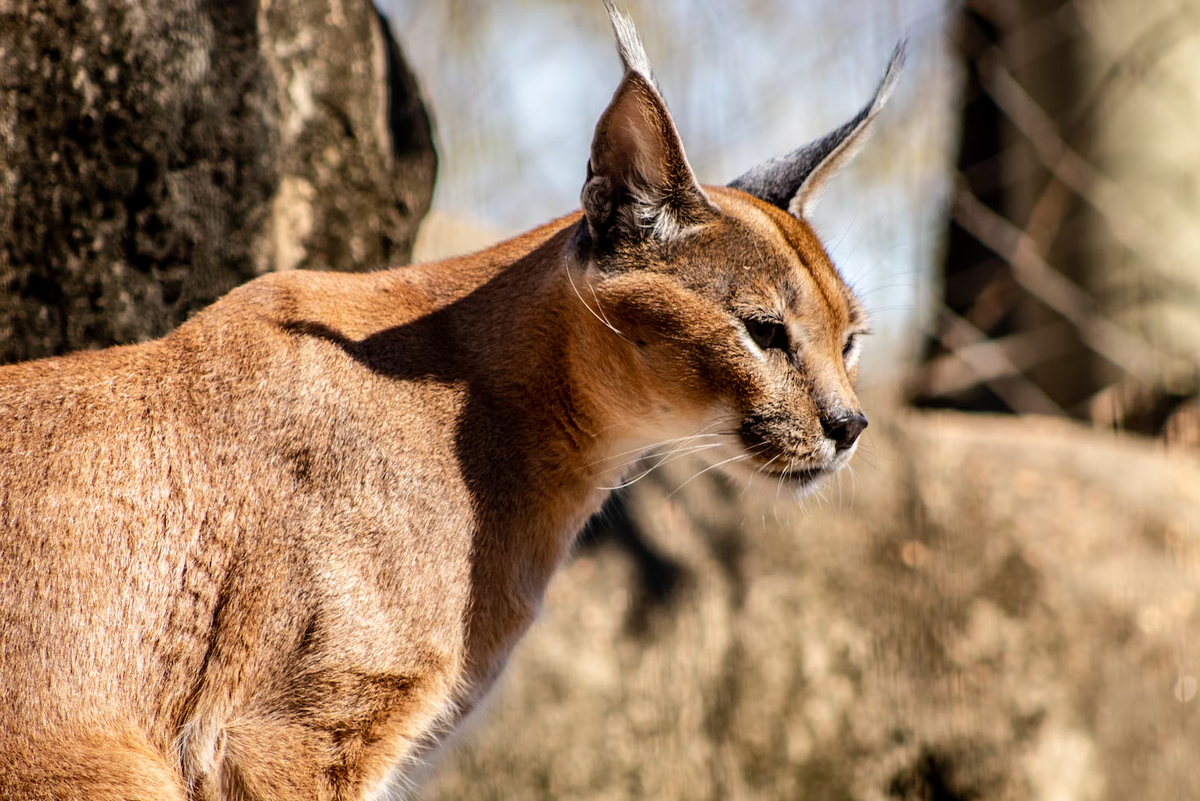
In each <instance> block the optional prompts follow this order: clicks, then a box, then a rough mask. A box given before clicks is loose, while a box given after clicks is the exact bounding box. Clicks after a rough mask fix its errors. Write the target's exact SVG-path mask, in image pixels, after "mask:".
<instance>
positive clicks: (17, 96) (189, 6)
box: [0, 0, 437, 362]
mask: <svg viewBox="0 0 1200 801" xmlns="http://www.w3.org/2000/svg"><path fill="white" fill-rule="evenodd" d="M436 164H437V160H436V155H435V153H434V150H433V143H432V134H431V127H430V122H429V118H428V116H427V115H426V112H425V109H424V106H423V104H422V102H421V99H420V96H419V94H418V92H417V87H416V83H415V81H414V80H413V77H412V75H411V74H410V72H409V70H408V67H407V66H406V64H405V62H404V59H403V57H402V55H401V53H400V50H399V48H398V47H397V46H396V44H395V42H394V41H393V40H392V39H391V36H390V35H389V33H388V30H387V26H386V24H384V23H383V22H382V20H381V19H380V18H379V16H378V14H377V13H376V12H375V10H374V8H373V6H372V5H371V3H370V0H261V2H259V0H229V1H228V2H220V3H211V2H202V1H201V0H99V1H98V2H89V3H74V2H61V0H8V1H7V2H0V362H6V361H16V360H20V359H28V358H37V357H41V356H50V355H55V354H60V353H64V352H67V351H71V350H76V349H80V348H91V347H103V346H106V345H111V344H119V343H128V342H136V341H141V340H145V339H150V338H153V337H157V336H161V335H162V334H165V333H166V332H168V331H170V330H171V329H172V328H174V327H175V326H177V325H178V324H180V323H181V322H183V321H184V320H186V319H187V317H188V316H189V315H191V314H192V313H194V312H195V311H197V310H198V309H200V308H202V307H204V306H205V305H207V304H209V303H211V302H212V301H214V300H216V299H217V298H218V297H220V296H221V295H223V294H224V293H226V292H228V291H229V290H230V289H232V288H233V287H234V286H236V285H238V284H240V283H243V282H244V281H247V280H249V279H250V278H253V277H254V276H256V275H259V274H261V273H264V272H267V271H271V270H287V269H294V268H317V269H334V270H369V269H377V268H380V267H383V266H388V265H392V264H399V263H405V262H407V260H408V259H409V257H410V255H411V251H412V245H413V240H414V238H415V235H416V229H417V225H418V224H419V223H420V221H421V218H422V217H423V216H424V214H425V212H426V210H427V209H428V206H429V201H430V197H431V194H432V191H433V181H434V175H435V172H436Z"/></svg>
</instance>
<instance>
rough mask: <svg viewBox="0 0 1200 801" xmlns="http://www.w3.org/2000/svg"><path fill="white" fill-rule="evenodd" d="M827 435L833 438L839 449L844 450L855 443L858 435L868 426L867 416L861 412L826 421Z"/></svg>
mask: <svg viewBox="0 0 1200 801" xmlns="http://www.w3.org/2000/svg"><path fill="white" fill-rule="evenodd" d="M824 426H825V436H827V437H829V438H830V439H831V440H833V443H834V445H836V446H837V449H838V450H839V451H844V450H846V449H847V448H849V447H850V446H851V445H853V444H854V441H855V440H856V439H858V435H859V434H861V433H862V430H863V429H864V428H866V427H867V418H866V416H865V415H863V414H862V413H861V412H859V413H858V414H848V415H846V416H845V417H839V418H837V419H836V420H826V421H825V422H824Z"/></svg>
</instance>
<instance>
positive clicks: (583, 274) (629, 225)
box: [574, 6, 904, 490]
mask: <svg viewBox="0 0 1200 801" xmlns="http://www.w3.org/2000/svg"><path fill="white" fill-rule="evenodd" d="M609 12H610V16H611V17H612V22H613V28H614V31H615V32H616V35H617V42H618V49H619V51H620V55H621V60H622V62H623V64H624V67H625V74H624V77H623V79H622V81H621V84H620V86H619V87H618V88H617V90H616V92H615V94H614V96H613V100H612V103H611V104H610V105H609V107H608V109H607V110H606V111H605V112H604V114H603V116H602V117H601V119H600V122H599V123H598V125H597V126H596V134H595V138H594V140H593V144H592V153H591V159H590V161H589V164H588V177H587V182H586V183H585V185H584V188H583V193H582V203H583V213H584V223H583V224H582V225H581V226H580V228H579V229H578V233H577V235H576V237H575V241H574V245H575V248H576V258H575V272H577V273H579V275H580V278H579V279H577V286H576V290H577V293H578V295H579V299H580V300H582V301H584V302H585V304H586V305H587V306H588V307H589V310H590V311H591V312H592V315H591V316H592V317H594V318H595V320H594V321H593V322H594V323H595V325H594V327H595V328H596V330H597V332H598V336H599V337H602V339H599V340H598V341H597V342H596V344H595V348H594V350H595V351H596V353H595V354H594V356H595V359H594V361H595V364H596V365H597V375H596V376H595V377H594V381H593V386H598V387H599V389H598V392H597V395H598V397H599V399H600V403H601V405H602V406H604V407H608V413H607V414H606V415H605V416H606V417H609V418H610V419H623V420H624V421H625V425H626V427H627V433H628V434H629V436H630V438H632V439H641V440H644V441H647V442H658V441H663V442H666V441H673V442H674V443H675V444H676V445H678V446H680V447H681V448H683V449H688V450H694V452H696V453H698V454H700V455H702V456H705V457H707V459H708V460H709V461H710V462H712V463H714V464H715V463H717V462H723V463H724V464H723V465H722V467H723V469H726V470H727V471H728V472H730V473H732V474H734V475H738V474H741V475H743V476H747V477H750V476H753V475H755V474H761V475H765V476H768V477H769V478H771V480H772V481H781V482H785V483H787V484H790V485H791V486H793V487H794V488H796V489H798V490H806V489H809V488H811V487H812V486H814V485H815V483H816V482H817V481H818V480H819V479H820V478H821V477H823V476H825V475H828V474H830V473H832V472H834V471H836V470H838V469H839V468H841V467H842V466H843V465H845V464H846V462H847V461H849V459H850V457H851V456H852V455H853V453H854V450H855V448H856V446H857V442H858V436H859V434H860V433H861V432H862V430H863V429H864V428H865V427H866V425H867V419H866V417H865V416H864V414H863V411H862V407H861V406H860V404H859V401H858V397H857V396H856V395H855V392H854V384H855V381H856V379H857V377H858V362H859V352H860V349H861V344H862V338H863V335H864V334H866V333H867V329H868V322H867V317H866V314H865V312H864V310H863V308H862V305H861V304H860V303H859V301H858V300H857V299H856V298H855V296H854V294H853V292H852V291H851V290H850V288H849V287H848V286H847V285H846V283H845V281H843V279H842V278H841V276H840V275H839V274H838V272H837V270H836V269H835V268H834V266H833V264H832V262H831V261H830V259H829V256H828V255H827V254H826V252H825V249H824V248H823V247H822V246H821V243H820V242H819V241H818V239H817V237H816V236H815V234H814V233H813V231H812V229H811V228H810V227H809V225H808V224H807V223H806V222H805V216H806V214H807V213H808V211H809V210H810V209H811V208H812V206H813V204H814V202H815V201H816V199H817V198H818V196H819V195H820V193H821V190H822V189H823V187H824V185H825V182H826V180H827V179H828V178H829V177H830V176H831V175H832V174H834V173H835V172H836V171H837V170H838V168H839V167H841V166H842V165H843V164H845V163H846V162H847V161H848V160H849V159H850V158H851V157H852V156H853V154H854V153H855V152H856V151H857V149H858V148H859V147H860V146H861V144H862V143H863V141H864V140H865V138H866V136H867V132H868V129H869V127H870V125H871V122H872V121H873V120H874V119H875V117H876V115H877V114H878V112H879V111H880V109H881V108H882V107H883V105H884V103H885V102H886V101H887V99H888V97H889V96H890V94H891V92H892V90H893V88H894V86H895V83H896V80H897V78H898V77H899V74H900V71H901V68H902V64H903V59H904V50H903V47H902V46H901V47H899V48H897V50H896V52H895V54H894V55H893V57H892V59H891V62H890V63H889V64H888V67H887V70H886V72H885V73H884V76H883V80H882V81H881V82H880V84H879V88H878V89H877V90H876V93H875V96H874V97H873V98H872V99H871V102H870V103H868V104H867V106H866V107H865V108H863V109H862V111H860V112H859V114H858V115H856V116H855V118H854V119H852V120H851V121H850V122H848V123H846V124H845V125H843V126H841V127H840V128H838V129H837V130H836V131H834V132H833V133H831V134H829V135H827V136H825V137H823V138H822V139H819V140H817V141H815V142H813V143H811V144H809V145H805V146H804V147H801V148H799V149H797V150H796V151H794V152H792V153H790V154H788V155H786V156H783V157H781V158H777V159H773V160H771V161H769V162H766V163H764V164H762V165H759V166H758V167H756V168H754V169H752V170H750V171H749V172H747V173H746V174H745V175H743V176H741V177H740V178H738V179H736V180H734V181H733V182H732V183H731V184H730V185H729V186H728V187H719V188H718V187H705V188H702V187H701V186H700V185H699V184H698V183H697V182H696V179H695V177H694V176H693V174H692V171H691V168H690V166H689V165H688V163H687V159H686V157H685V155H684V151H683V146H682V144H681V142H680V140H679V135H678V133H677V132H676V130H675V126H674V123H673V121H672V120H671V116H670V113H669V112H668V111H667V107H666V104H665V103H664V102H663V100H662V97H661V96H660V94H659V92H658V90H657V88H656V86H655V84H654V82H653V80H652V78H651V77H650V70H649V66H648V64H647V61H646V56H645V53H644V51H643V49H642V46H641V43H640V41H639V40H638V37H637V33H636V32H635V31H634V29H633V26H632V24H631V23H630V22H629V21H628V19H627V18H626V17H624V16H623V15H622V14H620V13H619V12H617V11H616V10H615V9H613V8H612V7H611V6H610V7H609ZM596 321H598V322H596ZM599 323H602V324H603V325H602V326H601V325H600V324H599ZM600 351H603V353H601V352H600ZM622 416H623V417H622Z"/></svg>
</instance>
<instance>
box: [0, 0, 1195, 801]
mask: <svg viewBox="0 0 1200 801" xmlns="http://www.w3.org/2000/svg"><path fill="white" fill-rule="evenodd" d="M625 5H626V7H627V8H628V10H629V12H630V13H631V16H632V17H633V19H634V20H635V21H636V23H637V25H638V27H639V30H640V32H641V34H642V36H643V39H644V41H645V44H646V49H647V51H648V54H649V57H650V61H651V63H652V65H654V67H655V71H656V75H657V78H658V81H659V83H660V86H661V88H662V90H663V93H664V95H665V97H666V99H667V102H668V104H669V106H670V107H671V109H672V112H673V114H674V116H675V119H676V123H677V125H678V127H679V129H680V132H681V135H682V137H683V141H684V145H685V147H686V149H687V153H688V156H689V159H690V161H691V163H692V165H693V167H694V169H695V171H696V173H697V174H698V176H699V177H700V179H701V180H702V181H703V182H707V183H724V182H726V181H728V180H730V179H731V178H733V177H734V176H736V175H739V174H740V173H741V172H743V171H744V170H746V169H747V168H749V167H751V166H753V165H754V164H756V163H758V162H759V161H762V160H764V159H766V158H769V157H771V156H774V155H778V154H781V153H783V152H786V151H788V150H791V149H792V148H794V147H796V146H797V145H799V144H801V143H803V142H805V141H808V140H811V139H814V138H816V137H818V136H820V135H822V134H824V133H825V132H827V131H829V130H830V129H832V128H834V127H836V126H837V125H839V124H841V123H842V122H843V121H845V120H846V119H848V118H849V117H851V116H852V115H853V113H854V112H855V111H857V109H858V108H859V107H860V106H861V105H862V104H863V103H864V102H865V101H866V100H867V99H868V97H869V96H870V94H871V92H872V90H873V89H874V87H875V84H876V82H877V80H878V77H879V74H880V72H881V70H882V69H883V66H884V64H885V63H886V60H887V57H888V55H889V53H890V52H891V49H892V47H893V46H894V45H895V43H896V41H897V40H899V39H901V38H907V40H908V41H909V52H910V59H909V68H908V72H907V74H906V75H905V77H904V80H903V81H902V83H901V86H900V88H899V90H898V91H897V93H896V95H895V97H894V98H893V100H892V102H891V104H890V105H889V106H888V108H887V109H886V110H885V111H884V113H883V115H882V117H881V119H880V124H879V125H878V127H877V129H876V133H875V136H874V138H873V139H872V141H871V142H870V143H868V145H867V147H866V148H865V150H864V151H863V153H862V154H861V155H860V156H859V158H858V159H857V160H856V161H855V162H854V163H853V164H852V165H851V166H850V167H849V168H848V169H847V170H846V171H845V172H844V173H843V174H842V175H841V176H840V177H839V178H838V179H837V180H836V182H835V186H834V187H833V188H832V189H831V190H830V192H829V193H828V195H827V196H826V197H825V198H824V199H823V201H822V203H821V205H820V206H819V207H818V210H817V213H816V216H815V219H814V220H813V223H814V226H815V228H816V229H817V231H818V233H819V234H820V235H821V237H822V239H823V241H824V242H825V243H826V245H827V248H828V250H829V252H830V254H831V256H832V257H833V260H834V262H835V263H836V264H837V265H838V267H839V269H840V270H841V271H842V272H843V274H844V275H845V276H846V277H847V279H848V280H849V281H850V282H851V284H852V285H853V286H854V287H855V288H856V290H857V291H858V293H859V294H860V296H861V297H862V298H863V300H864V302H865V304H866V305H867V307H868V309H869V310H870V312H871V314H872V316H873V319H874V328H875V331H876V334H875V335H874V336H873V337H872V338H871V339H870V340H869V342H868V345H867V348H866V352H865V354H864V367H863V371H862V379H861V382H860V383H861V387H860V389H861V390H862V392H861V394H862V397H863V401H864V405H865V407H866V411H867V414H868V416H869V417H870V419H871V427H870V428H869V429H868V431H867V432H866V434H864V441H863V443H862V446H861V447H860V449H859V454H858V455H857V456H856V459H855V463H854V465H853V467H852V469H851V470H848V471H846V472H845V474H844V475H843V476H841V477H840V478H839V479H836V480H834V481H833V482H831V485H830V486H829V487H828V488H826V490H825V491H824V492H823V493H822V494H819V495H817V496H813V497H811V498H809V499H807V500H805V501H804V502H803V503H801V504H796V503H794V502H793V501H791V500H788V499H777V498H774V497H751V496H749V495H747V494H746V493H745V492H744V491H743V489H742V488H741V487H739V486H734V485H732V484H729V483H728V482H726V481H724V480H723V479H721V478H720V477H718V476H716V475H714V474H713V473H712V472H707V473H703V474H700V471H701V470H702V469H703V468H702V466H699V465H695V464H690V463H687V462H686V461H682V460H680V461H672V462H671V463H670V464H668V465H664V466H663V467H662V468H660V469H658V470H656V471H653V472H651V473H650V474H649V475H647V476H646V478H644V479H643V480H641V481H639V482H637V483H636V484H634V485H633V486H632V487H630V488H629V489H628V490H627V491H626V492H625V493H624V494H623V496H622V497H621V498H620V499H619V501H618V502H616V503H613V504H611V505H610V507H609V508H607V509H606V513H605V514H604V515H602V516H601V517H600V518H598V519H597V520H595V521H593V523H592V524H591V525H590V526H589V528H588V530H587V531H586V532H585V534H584V536H583V538H582V540H581V543H580V546H579V548H578V550H577V554H576V556H575V558H573V560H572V561H571V562H570V563H569V564H568V565H567V566H566V567H565V568H564V570H563V572H562V574H561V575H560V576H559V577H558V578H557V579H556V581H555V583H554V584H553V585H552V587H551V589H550V593H549V597H548V599H547V603H546V607H545V612H544V615H543V619H542V620H541V621H540V622H539V623H538V624H537V626H536V627H535V629H534V631H533V632H532V634H531V635H530V636H529V637H528V638H527V640H526V641H524V642H523V643H522V644H521V646H520V647H519V648H518V650H517V653H516V656H515V658H514V661H513V664H512V666H511V668H510V670H509V671H508V673H507V674H506V676H505V678H504V679H503V680H502V682H501V685H500V687H499V689H498V691H497V692H496V693H495V694H494V695H493V696H492V698H491V699H490V702H489V704H488V705H487V707H486V708H485V709H483V710H482V711H480V712H479V713H478V714H476V715H475V716H474V717H473V719H472V721H471V723H470V725H469V726H468V727H467V728H466V731H465V732H464V733H463V734H462V736H461V737H460V738H459V742H458V743H457V745H456V747H455V748H453V749H451V750H450V751H449V752H448V753H447V754H446V755H445V756H444V757H443V758H441V759H440V760H439V762H438V763H437V764H435V765H431V766H430V767H429V770H428V773H429V776H430V778H429V780H428V782H427V783H426V784H425V786H424V788H423V790H422V791H421V793H420V797H422V798H428V799H460V798H461V799H466V798H471V799H514V798H520V799H526V798H528V799H566V798H570V799H575V798H579V799H641V798H678V799H684V798H686V799H742V798H745V799H757V798H764V799H817V800H818V801H827V800H828V801H833V800H834V799H871V800H878V799H912V800H914V801H917V800H920V801H927V800H928V801H966V800H967V799H1044V800H1045V801H1068V800H1074V799H1079V800H1081V801H1082V800H1084V799H1088V800H1090V799H1096V800H1097V801H1099V800H1104V801H1109V800H1111V801H1116V800H1117V799H1122V800H1123V799H1131V798H1138V799H1142V798H1144V799H1197V798H1200V767H1197V765H1198V763H1197V758H1196V754H1197V748H1200V699H1198V698H1197V691H1198V679H1200V647H1198V646H1197V635H1198V634H1200V458H1198V457H1200V406H1198V405H1197V392H1198V387H1200V381H1198V375H1200V267H1197V266H1196V264H1195V260H1194V258H1193V256H1192V254H1193V253H1194V252H1196V251H1197V249H1198V248H1197V246H1198V245H1200V241H1198V240H1200V225H1198V224H1197V223H1196V220H1197V219H1200V137H1197V136H1196V135H1195V129H1196V126H1197V123H1200V82H1197V80H1196V77H1195V70H1194V65H1195V64H1196V63H1197V61H1198V59H1200V5H1197V4H1196V3H1194V2H1191V1H1190V0H1182V1H1179V0H1146V1H1145V2H1141V3H1136V4H1134V3H1129V2H1123V0H1068V1H1066V2H1064V1H1063V0H965V2H945V1H944V0H943V1H942V2H936V1H935V0H889V1H888V2H881V1H880V0H839V2H832V0H816V1H815V2H808V3H795V2H786V1H785V0H744V1H743V2H740V3H728V2H717V1H716V0H691V1H690V2H685V1H684V0H657V1H656V2H648V1H646V2H634V1H633V0H629V2H627V3H626V4H625ZM377 12H378V15H377ZM0 38H2V41H0V66H2V67H3V70H4V71H3V73H2V74H3V75H4V76H5V78H4V80H3V81H0V168H2V170H3V172H2V177H3V180H2V181H0V279H2V281H3V286H4V287H5V292H4V294H3V295H2V296H0V343H4V348H5V350H4V352H3V354H2V357H3V359H5V360H16V359H21V358H31V357H35V356H41V355H50V354H54V353H61V352H65V351H68V350H71V349H75V348H80V347H99V346H103V345H107V344H112V343H114V342H127V341H137V340H140V339H146V338H149V337H152V336H158V335H161V334H162V333H165V332H166V331H168V330H170V328H171V327H173V326H174V325H176V324H178V323H179V322H181V321H182V320H183V319H186V317H187V316H188V315H190V314H191V313H193V312H194V311H195V310H196V309H198V308H200V307H202V306H203V305H205V304H206V303H208V302H210V301H211V300H212V299H214V298H215V297H218V296H219V295H220V294H222V293H223V292H224V291H227V290H228V288H230V287H231V286H233V285H236V283H239V282H240V281H243V280H247V279H248V278H250V277H253V276H254V275H257V274H260V273H262V272H265V271H268V270H276V269H296V268H300V269H305V268H321V269H341V270H366V269H380V268H383V267H388V266H397V265H400V264H403V263H406V262H407V261H408V260H409V259H410V258H416V259H421V260H424V259H434V258H438V257H440V256H444V255H450V254H454V253H461V252H465V251H469V250H474V249H478V248H481V247H484V246H486V245H487V244H490V243H491V242H494V241H496V240H497V239H499V238H501V237H504V236H507V235H509V234H512V233H516V232H519V231H521V230H525V229H527V228H530V227H532V226H534V225H536V224H538V223H540V222H543V221H545V220H547V219H550V218H552V217H555V216H558V215H560V214H562V213H564V212H566V211H569V210H571V209H573V208H576V207H577V206H578V194H579V190H580V188H581V186H582V183H583V177H584V170H585V165H586V159H587V154H588V146H589V143H590V138H591V133H592V128H593V126H594V124H595V121H596V119H597V118H598V116H599V114H600V113H601V111H602V110H603V108H604V107H605V105H606V104H607V102H608V100H609V98H610V96H611V93H612V90H613V89H614V88H615V86H616V84H617V82H618V80H619V76H620V69H619V62H618V60H617V57H616V54H615V52H614V48H613V45H612V41H611V32H610V30H609V28H608V22H607V19H606V17H605V15H604V13H603V8H602V5H601V4H600V3H599V2H573V1H572V2H568V1H567V0H493V1H492V2H484V0H444V1H443V2H438V3H432V2H406V1H405V0H378V2H377V11H376V8H373V7H372V6H371V5H370V3H369V2H368V0H238V1H237V2H230V3H228V4H226V5H224V6H223V7H222V8H220V9H216V8H215V7H214V6H212V5H211V4H208V3H204V2H200V0H141V2H136V3H134V2H128V0H106V2H98V3H93V4H89V5H87V6H83V5H81V4H80V5H77V4H69V3H62V2H54V1H52V0H12V2H9V3H0ZM427 212H428V213H427Z"/></svg>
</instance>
